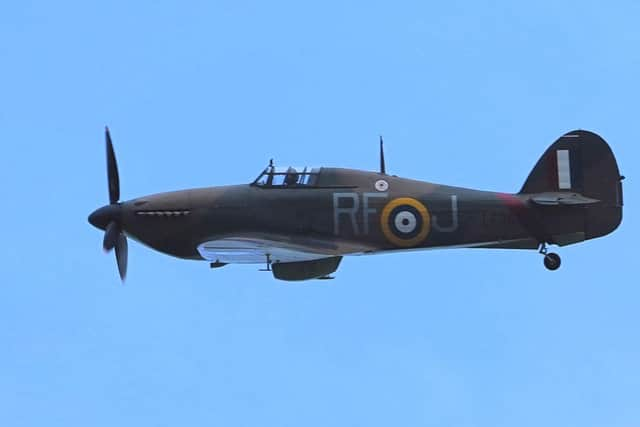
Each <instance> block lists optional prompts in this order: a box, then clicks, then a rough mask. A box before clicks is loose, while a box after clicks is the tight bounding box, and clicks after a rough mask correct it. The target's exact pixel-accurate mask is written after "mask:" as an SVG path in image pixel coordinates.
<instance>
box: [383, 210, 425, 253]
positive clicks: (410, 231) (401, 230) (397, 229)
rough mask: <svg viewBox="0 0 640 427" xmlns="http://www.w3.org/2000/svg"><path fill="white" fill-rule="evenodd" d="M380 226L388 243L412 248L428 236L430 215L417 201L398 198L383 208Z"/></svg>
mask: <svg viewBox="0 0 640 427" xmlns="http://www.w3.org/2000/svg"><path fill="white" fill-rule="evenodd" d="M380 226H381V227H382V233H383V234H384V236H385V237H386V238H387V240H388V241H389V242H391V243H393V244H394V245H396V246H401V247H405V248H407V247H412V246H416V245H418V244H420V243H421V242H422V241H423V240H424V239H426V237H427V235H428V234H429V231H430V230H431V215H430V214H429V211H428V210H427V208H426V206H425V205H423V204H422V203H420V202H419V201H418V200H416V199H413V198H410V197H400V198H398V199H393V200H391V201H390V202H389V203H387V205H386V206H385V207H384V209H383V210H382V214H381V215H380Z"/></svg>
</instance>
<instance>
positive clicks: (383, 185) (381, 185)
mask: <svg viewBox="0 0 640 427" xmlns="http://www.w3.org/2000/svg"><path fill="white" fill-rule="evenodd" d="M375 187H376V190H378V191H387V190H388V189H389V183H388V182H387V181H385V180H384V179H379V180H377V181H376V183H375Z"/></svg>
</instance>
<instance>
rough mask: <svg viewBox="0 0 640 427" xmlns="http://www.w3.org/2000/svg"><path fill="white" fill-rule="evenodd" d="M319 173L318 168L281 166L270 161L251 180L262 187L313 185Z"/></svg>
mask: <svg viewBox="0 0 640 427" xmlns="http://www.w3.org/2000/svg"><path fill="white" fill-rule="evenodd" d="M319 173H320V168H310V167H303V168H298V167H291V166H289V167H288V168H282V167H275V166H274V165H273V163H270V164H269V166H267V168H266V169H265V170H264V171H262V173H261V174H260V176H258V177H257V178H256V180H255V181H253V184H252V185H255V186H258V187H264V188H274V187H277V188H298V187H314V186H315V185H316V183H317V181H318V174H319Z"/></svg>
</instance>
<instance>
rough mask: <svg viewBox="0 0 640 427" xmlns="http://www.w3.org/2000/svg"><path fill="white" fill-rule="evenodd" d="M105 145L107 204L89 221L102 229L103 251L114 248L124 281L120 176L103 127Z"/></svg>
mask: <svg viewBox="0 0 640 427" xmlns="http://www.w3.org/2000/svg"><path fill="white" fill-rule="evenodd" d="M105 139H106V145H107V178H108V181H109V204H108V205H106V206H103V207H101V208H99V209H97V210H95V211H94V212H93V213H92V214H91V215H89V222H90V223H91V225H93V226H94V227H97V228H99V229H101V230H104V240H103V242H102V247H103V248H104V250H105V252H110V251H111V250H112V249H115V252H116V262H117V264H118V272H119V273H120V279H121V280H122V281H123V282H124V279H125V277H126V275H127V253H128V246H127V237H126V236H125V234H124V231H123V229H122V205H121V204H120V202H119V200H120V178H119V176H118V164H117V163H116V156H115V153H114V151H113V144H112V143H111V134H110V133H109V128H108V127H106V128H105Z"/></svg>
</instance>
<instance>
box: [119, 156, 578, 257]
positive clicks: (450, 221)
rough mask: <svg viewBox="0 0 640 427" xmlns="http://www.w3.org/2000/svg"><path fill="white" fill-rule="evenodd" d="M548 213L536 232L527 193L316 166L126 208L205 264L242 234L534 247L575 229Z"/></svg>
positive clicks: (133, 233)
mask: <svg viewBox="0 0 640 427" xmlns="http://www.w3.org/2000/svg"><path fill="white" fill-rule="evenodd" d="M536 212H538V210H536ZM536 215H539V213H536ZM554 216H555V221H554V224H547V226H546V228H547V229H545V230H539V229H537V228H536V226H535V224H534V222H536V220H535V217H534V215H533V214H532V213H531V207H530V206H529V202H528V200H527V197H526V196H523V195H515V194H505V193H498V192H490V191H480V190H473V189H467V188H460V187H452V186H446V185H439V184H433V183H429V182H422V181H416V180H411V179H405V178H399V177H396V176H390V175H383V174H380V173H376V172H366V171H358V170H351V169H337V168H336V169H334V168H322V169H321V172H320V173H319V174H318V179H317V182H315V184H314V186H307V187H302V186H300V187H298V186H295V185H292V186H289V187H284V186H281V187H264V186H259V185H256V184H246V185H232V186H223V187H209V188H198V189H190V190H183V191H175V192H168V193H161V194H155V195H149V196H144V197H140V198H136V199H133V200H129V201H126V202H122V226H123V229H124V230H125V232H126V234H127V235H128V236H130V237H132V238H134V239H136V240H138V241H139V242H141V243H144V244H145V245H147V246H150V247H151V248H153V249H155V250H158V251H160V252H163V253H166V254H169V255H172V256H176V257H180V258H187V259H203V257H202V254H201V252H199V250H198V247H199V245H201V244H202V243H203V242H207V241H213V240H219V239H224V238H227V237H230V238H235V237H241V236H259V237H264V238H267V239H283V240H287V241H289V242H296V241H300V242H305V241H309V239H312V240H313V241H314V242H319V243H318V247H319V248H320V249H319V250H322V251H323V253H325V254H327V255H346V254H350V253H373V252H378V251H389V250H397V249H422V248H436V247H451V246H458V247H500V245H501V244H502V243H505V242H512V241H522V244H523V247H527V248H535V247H536V246H537V245H538V244H539V243H540V242H541V241H544V238H545V236H543V235H542V234H544V233H546V234H549V235H553V234H563V235H564V234H571V233H574V232H578V231H580V226H581V224H579V223H576V222H575V219H574V218H573V219H572V218H570V217H569V216H568V217H567V220H566V221H563V220H562V215H561V213H560V214H559V213H558V212H557V211H556V212H555V213H554ZM548 227H552V228H553V227H555V228H557V229H556V230H552V229H548ZM536 234H538V235H536ZM541 239H542V240H541Z"/></svg>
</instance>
